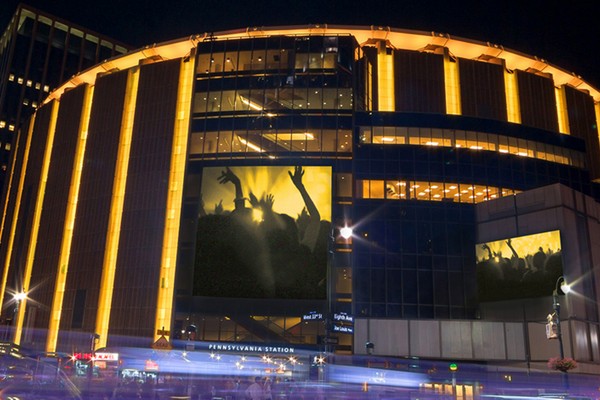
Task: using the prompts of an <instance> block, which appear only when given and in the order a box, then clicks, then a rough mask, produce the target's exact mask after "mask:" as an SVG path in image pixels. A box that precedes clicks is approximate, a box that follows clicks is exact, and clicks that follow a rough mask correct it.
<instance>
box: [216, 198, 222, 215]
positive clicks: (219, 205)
mask: <svg viewBox="0 0 600 400" xmlns="http://www.w3.org/2000/svg"><path fill="white" fill-rule="evenodd" d="M215 214H223V200H222V199H221V201H219V204H215Z"/></svg>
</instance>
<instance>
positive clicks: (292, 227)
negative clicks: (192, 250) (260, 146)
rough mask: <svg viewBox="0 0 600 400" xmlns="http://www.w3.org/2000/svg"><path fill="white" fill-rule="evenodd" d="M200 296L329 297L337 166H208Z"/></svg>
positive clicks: (199, 247) (198, 267) (197, 278)
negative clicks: (333, 174) (334, 168)
mask: <svg viewBox="0 0 600 400" xmlns="http://www.w3.org/2000/svg"><path fill="white" fill-rule="evenodd" d="M201 199H202V200H201V204H200V215H199V216H198V232H197V237H196V260H195V268H194V295H196V296H211V297H238V298H286V299H324V298H325V295H326V285H327V282H326V277H327V257H328V256H327V254H328V253H327V246H328V240H329V235H330V229H331V223H330V221H331V167H325V166H306V167H302V166H255V167H250V166H248V167H206V168H204V169H203V171H202V183H201Z"/></svg>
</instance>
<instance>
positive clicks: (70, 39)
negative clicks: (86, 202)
mask: <svg viewBox="0 0 600 400" xmlns="http://www.w3.org/2000/svg"><path fill="white" fill-rule="evenodd" d="M127 50H128V46H126V45H124V44H121V43H119V42H116V41H114V40H112V39H110V38H108V37H105V36H103V35H99V34H97V33H95V32H91V31H90V30H88V29H85V28H82V27H79V26H76V25H74V24H72V23H70V22H68V21H64V20H61V19H60V18H57V17H54V16H52V15H49V14H46V13H44V12H41V11H38V10H36V9H34V8H31V7H29V6H27V5H20V6H19V7H18V8H17V10H16V12H15V14H14V15H13V17H12V19H11V20H10V22H9V24H8V26H7V28H6V30H5V31H4V32H3V33H2V36H0V185H1V184H2V183H3V182H4V177H5V174H6V168H7V165H8V163H9V158H10V154H11V153H10V150H11V143H12V139H13V136H14V135H15V134H16V132H17V130H18V129H19V128H20V127H21V125H22V122H23V121H26V120H27V119H28V118H29V117H30V116H31V114H33V112H34V111H35V109H36V108H37V107H38V106H39V105H40V104H41V103H42V101H43V100H44V99H45V98H46V96H48V94H49V93H50V92H51V91H53V90H54V89H55V88H57V87H58V86H59V85H60V84H62V83H63V82H65V81H67V80H69V79H71V77H72V76H74V75H76V74H77V73H79V72H81V71H83V70H85V69H87V68H89V67H91V66H93V65H96V64H98V63H99V62H100V61H102V60H106V59H109V58H112V57H114V56H116V55H119V54H124V53H125V52H127Z"/></svg>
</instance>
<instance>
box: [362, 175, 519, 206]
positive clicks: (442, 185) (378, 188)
mask: <svg viewBox="0 0 600 400" xmlns="http://www.w3.org/2000/svg"><path fill="white" fill-rule="evenodd" d="M356 187H357V196H358V197H359V198H363V199H389V200H426V201H446V202H456V203H481V202H483V201H488V200H494V199H497V198H499V197H505V196H512V195H515V194H517V193H519V192H520V191H518V190H513V189H507V188H498V187H493V186H485V185H476V184H470V183H450V182H428V181H409V180H386V181H384V180H376V179H372V180H358V181H357V182H356Z"/></svg>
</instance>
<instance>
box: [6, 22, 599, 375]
mask: <svg viewBox="0 0 600 400" xmlns="http://www.w3.org/2000/svg"><path fill="white" fill-rule="evenodd" d="M599 101H600V92H599V91H598V90H597V89H595V88H593V87H591V86H590V85H589V84H588V83H586V82H585V81H584V80H583V79H581V78H580V77H578V76H575V75H573V74H572V73H570V72H568V71H565V70H563V69H561V68H560V67H558V66H554V65H552V64H549V63H547V62H545V61H544V60H540V59H538V58H535V57H532V56H528V55H525V54H521V53H519V52H517V51H513V50H509V49H504V48H503V47H502V46H499V45H493V44H490V43H485V42H477V41H472V40H467V39H459V38H453V37H452V38H451V37H449V36H447V35H444V34H436V33H433V34H432V33H429V32H427V33H423V32H414V31H407V30H401V29H391V28H383V27H340V26H308V27H279V28H260V29H258V28H257V29H252V28H250V29H245V30H239V31H228V32H220V33H215V34H211V35H195V36H190V37H189V38H185V39H181V40H174V41H172V42H167V43H160V44H155V45H152V46H147V47H145V48H142V49H139V50H136V51H132V52H129V53H127V54H125V55H122V56H117V57H113V58H111V59H109V60H107V61H105V62H102V63H100V64H97V65H94V66H92V67H90V68H88V69H87V70H85V71H83V72H82V73H81V74H79V75H77V76H75V77H74V78H72V79H70V80H69V81H66V82H65V83H64V84H62V85H61V86H59V87H58V88H57V89H56V90H55V91H53V92H52V94H51V95H50V96H49V97H48V98H47V99H46V100H45V101H44V102H43V104H41V105H40V107H39V108H38V110H37V111H36V113H35V114H34V116H33V117H32V118H31V120H30V123H29V124H28V125H26V126H24V127H23V129H21V130H20V132H19V135H18V138H17V140H16V141H15V142H14V148H13V151H14V153H15V160H14V162H13V163H12V164H11V166H10V169H9V175H8V178H7V182H6V190H5V192H6V198H5V207H4V210H3V213H2V225H1V236H0V238H1V247H0V260H1V262H2V264H1V266H2V271H3V275H2V290H1V291H0V292H1V293H4V295H3V298H2V307H3V308H2V313H3V315H5V313H13V312H14V314H15V315H14V323H13V324H12V325H11V326H8V327H7V331H8V332H9V333H10V334H11V335H13V336H12V337H13V338H14V341H16V342H17V343H23V344H24V343H27V344H28V345H29V346H33V347H36V348H39V349H45V350H47V351H55V350H69V351H70V350H71V349H73V348H80V349H88V348H89V337H90V336H89V335H90V334H92V333H95V334H96V335H97V336H98V337H99V339H98V341H97V343H96V344H95V345H96V346H98V347H104V346H117V345H143V346H148V345H150V344H151V343H152V342H153V341H155V340H157V339H159V338H160V337H161V336H164V337H165V338H166V339H168V340H169V341H170V342H171V343H175V344H176V343H177V340H178V339H182V340H188V341H211V342H226V343H231V342H236V343H287V344H288V345H303V346H314V347H315V348H318V347H319V346H320V344H322V343H325V342H326V343H333V342H336V343H337V345H336V350H337V351H339V352H346V353H348V352H353V353H357V354H360V353H366V352H367V351H368V352H372V353H374V354H380V355H390V356H411V357H422V358H428V357H431V358H448V359H454V360H456V359H465V360H479V361H489V362H502V363H506V362H511V363H525V362H527V363H528V364H529V365H533V364H535V363H540V365H541V364H542V363H544V364H545V362H546V361H547V359H548V357H549V356H552V355H558V347H557V344H556V343H557V341H555V340H546V334H545V332H544V329H545V326H546V325H545V324H546V322H547V321H546V315H547V314H548V313H552V311H553V305H552V294H553V293H554V291H555V290H556V291H557V292H556V295H557V296H556V297H557V298H558V299H560V301H561V303H563V304H562V305H563V307H562V310H560V314H561V318H562V322H563V325H562V328H563V329H562V330H563V339H564V340H563V342H564V350H565V352H566V354H567V355H573V356H575V357H576V358H577V359H578V360H579V361H580V365H581V369H580V370H581V371H589V370H593V369H594V368H595V367H596V366H597V364H598V362H599V361H600V349H599V348H598V345H597V343H598V335H599V332H598V322H599V314H598V308H597V305H596V301H595V300H596V299H597V298H598V296H597V293H598V284H599V281H598V277H597V276H596V275H597V274H596V271H595V268H594V267H595V266H596V265H597V264H598V260H599V257H600V249H599V248H598V243H600V240H599V238H600V225H599V220H600V207H599V206H598V203H597V200H598V199H599V198H600V193H599V192H598V187H597V181H598V179H599V178H600V161H599V160H600V157H599V156H600V154H599V152H600V146H599V141H598V135H599V131H598V125H597V121H598V119H599V115H600V105H599V103H598V102H599ZM348 228H350V229H348ZM563 280H566V281H567V282H569V283H572V284H573V285H574V286H573V289H574V291H573V292H572V293H570V294H569V295H566V296H563V295H562V294H560V293H559V292H558V288H559V286H560V283H561V282H562V281H563ZM11 293H15V294H19V293H21V294H26V298H23V297H25V296H22V297H21V298H18V299H17V300H15V299H14V298H13V297H12V296H11ZM556 318H557V316H556V315H554V316H552V318H551V319H552V321H551V322H555V321H556ZM332 338H335V340H332ZM365 343H369V346H365Z"/></svg>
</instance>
